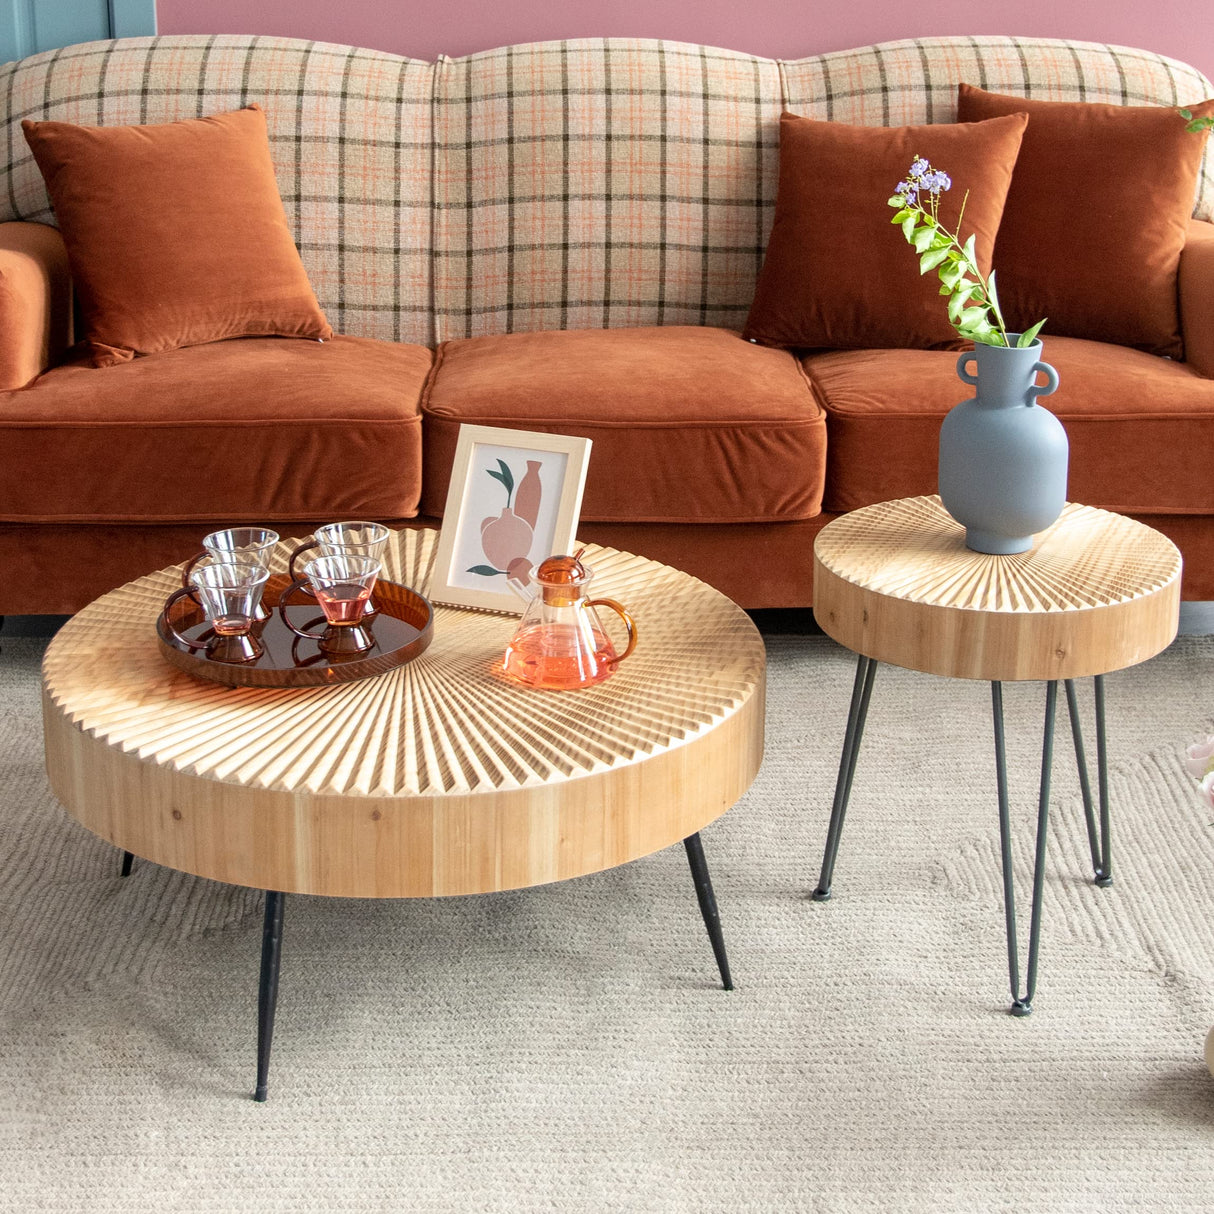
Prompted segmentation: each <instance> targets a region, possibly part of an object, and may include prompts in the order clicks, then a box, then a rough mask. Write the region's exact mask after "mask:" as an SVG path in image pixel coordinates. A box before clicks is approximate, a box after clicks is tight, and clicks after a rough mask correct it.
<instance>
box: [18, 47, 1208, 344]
mask: <svg viewBox="0 0 1214 1214" xmlns="http://www.w3.org/2000/svg"><path fill="white" fill-rule="evenodd" d="M962 80H966V81H969V82H970V83H972V84H976V85H978V86H980V87H981V88H985V89H989V90H992V91H994V92H1003V93H1023V94H1024V95H1026V96H1032V97H1038V98H1044V99H1047V100H1051V99H1053V100H1063V101H1068V100H1088V101H1110V102H1119V103H1124V104H1130V105H1143V104H1148V105H1176V106H1180V105H1185V104H1189V103H1192V102H1196V101H1200V100H1203V99H1204V98H1206V97H1209V96H1214V85H1211V83H1210V81H1209V80H1207V79H1206V78H1205V77H1204V76H1203V75H1201V73H1199V72H1198V71H1196V70H1195V69H1194V68H1191V67H1188V66H1187V65H1185V64H1183V63H1179V62H1177V61H1176V60H1172V59H1167V58H1165V57H1164V56H1161V55H1156V54H1152V53H1150V52H1147V51H1139V50H1130V49H1126V48H1121V47H1109V46H1104V45H1099V44H1096V43H1086V42H1063V41H1057V40H1051V39H1028V38H995V37H989V38H962V37H951V38H923V39H915V40H910V41H903V42H888V43H882V44H880V45H877V46H869V47H863V48H860V49H858V50H852V51H840V52H835V53H831V54H827V55H817V56H814V57H813V58H809V59H800V60H796V61H789V62H780V63H777V62H776V61H775V60H770V59H758V58H755V57H752V56H749V55H742V54H735V53H733V52H730V51H722V50H715V49H712V48H709V47H702V46H692V45H687V44H684V43H671V42H658V41H649V40H625V39H583V40H577V41H570V42H550V43H538V44H534V45H529V46H516V47H506V48H504V49H501V50H495V51H488V52H485V53H483V54H479V55H470V56H468V57H466V58H462V59H441V60H440V61H439V62H438V63H437V64H430V63H422V62H420V61H416V60H409V59H402V58H400V57H399V56H396V55H389V54H384V53H380V52H377V51H369V50H359V49H355V48H351V47H343V46H331V45H327V44H323V43H310V42H302V41H298V40H295V39H285V38H260V37H246V36H222V37H218V36H178V37H165V38H127V39H120V40H118V41H116V42H94V43H85V44H82V45H78V46H71V47H67V48H64V49H62V50H57V51H48V52H45V53H43V54H40V55H34V56H32V57H31V58H28V59H24V60H20V61H18V62H17V63H12V64H7V65H4V66H3V67H0V95H2V96H3V97H4V100H5V114H4V119H3V121H4V123H5V128H4V139H5V144H6V147H7V150H8V172H7V174H6V179H7V184H6V186H5V187H0V220H3V219H32V220H37V221H42V222H46V221H49V220H50V219H51V212H50V204H49V202H48V200H47V196H46V191H45V189H44V187H43V183H42V178H41V175H40V174H39V173H38V170H37V167H36V166H35V164H34V161H33V158H32V157H31V155H30V153H29V150H28V148H27V147H26V144H25V139H24V137H23V136H22V133H21V128H20V123H21V119H22V118H57V119H61V120H64V121H69V122H89V123H99V124H107V125H108V124H118V123H144V122H168V121H171V120H173V119H176V118H193V117H197V116H199V115H203V114H209V113H217V112H220V111H223V110H229V109H236V108H238V107H239V106H241V105H244V104H246V103H247V102H250V101H258V102H260V103H261V104H262V106H263V107H264V108H265V110H266V117H267V119H268V121H269V127H270V142H271V151H272V154H273V157H274V163H275V168H276V171H277V174H278V185H279V189H280V192H281V194H282V198H283V202H284V204H285V206H286V210H287V216H288V218H289V220H290V221H291V223H292V226H293V231H294V233H295V236H296V242H297V243H298V245H299V247H300V252H301V255H302V256H303V260H304V265H305V266H306V267H307V270H308V274H309V277H310V278H311V280H312V285H313V287H314V288H315V290H316V294H317V297H318V299H319V300H320V303H321V306H322V307H323V308H324V310H325V313H326V315H327V316H328V318H329V320H330V321H331V322H332V324H333V326H334V328H336V329H337V330H338V331H339V332H342V333H347V334H352V335H355V336H363V337H377V338H386V339H391V340H398V341H412V342H420V343H423V344H431V345H432V344H434V343H435V342H437V341H439V340H444V339H447V338H453V337H471V336H478V335H482V334H491V333H503V332H511V331H519V330H535V329H575V328H604V327H606V328H619V327H625V326H633V325H651V324H708V325H721V326H726V327H740V326H741V324H742V322H743V320H744V319H745V316H746V313H747V311H748V309H749V306H750V300H751V296H752V294H753V291H754V285H755V280H756V278H757V276H758V271H759V267H760V265H761V263H762V258H763V250H764V248H765V246H766V242H767V234H768V231H769V228H770V224H771V219H772V212H773V207H774V202H775V193H776V175H777V167H778V152H779V132H778V119H779V114H780V111H781V109H782V108H785V107H787V108H788V109H790V110H792V111H793V112H794V113H799V114H805V115H808V116H810V117H817V118H827V119H835V120H838V121H841V122H852V123H867V124H872V125H891V126H894V125H901V124H904V123H917V122H951V121H953V120H954V119H955V117H956V86H957V84H958V83H959V82H960V81H962ZM1196 214H1197V215H1198V216H1199V217H1201V218H1206V219H1209V218H1214V160H1212V157H1211V156H1210V154H1209V153H1207V156H1206V160H1205V162H1204V164H1203V170H1202V177H1201V181H1200V185H1199V191H1198V198H1197V207H1196Z"/></svg>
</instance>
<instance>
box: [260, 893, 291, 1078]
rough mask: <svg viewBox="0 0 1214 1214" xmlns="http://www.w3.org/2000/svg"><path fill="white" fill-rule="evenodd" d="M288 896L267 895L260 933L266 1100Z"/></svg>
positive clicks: (262, 1066) (262, 1068)
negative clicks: (283, 926)
mask: <svg viewBox="0 0 1214 1214" xmlns="http://www.w3.org/2000/svg"><path fill="white" fill-rule="evenodd" d="M286 900H287V896H286V894H281V893H277V892H275V891H274V890H267V891H266V917H265V925H264V926H263V928H262V932H261V982H260V984H259V986H258V990H257V1090H256V1091H255V1092H254V1093H253V1099H254V1100H265V1098H266V1096H267V1095H268V1091H269V1081H270V1046H271V1044H272V1043H273V1040H274V1010H275V1008H276V1007H277V1006H278V963H279V961H280V959H281V956H282V912H283V906H284V904H285V902H286Z"/></svg>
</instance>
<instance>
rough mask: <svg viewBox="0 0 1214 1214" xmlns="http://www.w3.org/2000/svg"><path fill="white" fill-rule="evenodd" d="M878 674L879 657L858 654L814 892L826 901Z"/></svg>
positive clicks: (818, 900) (817, 898)
mask: <svg viewBox="0 0 1214 1214" xmlns="http://www.w3.org/2000/svg"><path fill="white" fill-rule="evenodd" d="M876 674H877V662H876V659H875V658H866V657H865V656H864V655H863V654H859V655H857V657H856V678H855V681H854V682H853V683H852V689H851V707H850V708H849V709H848V713H847V732H846V733H845V734H844V735H843V753H842V754H841V755H840V756H839V775H838V778H837V779H836V780H835V799H834V803H833V805H832V806H831V811H830V829H829V830H828V831H827V832H826V850H825V851H824V852H823V854H822V872H821V874H820V875H819V877H818V885H817V888H816V889H815V890H814V892H813V895H812V897H813V899H814V901H815V902H825V901H826V900H827V898H829V897H830V886H831V882H832V881H833V880H834V875H835V857H836V856H837V855H838V854H839V837H840V836H841V835H842V833H843V819H844V818H845V817H846V816H847V802H848V800H849V799H850V797H851V784H852V779H853V777H854V776H855V774H856V759H857V757H858V756H859V754H860V739H861V738H862V737H863V736H864V721H865V718H866V717H867V716H868V702H869V700H870V699H871V698H872V694H873V679H874V678H875V677H876Z"/></svg>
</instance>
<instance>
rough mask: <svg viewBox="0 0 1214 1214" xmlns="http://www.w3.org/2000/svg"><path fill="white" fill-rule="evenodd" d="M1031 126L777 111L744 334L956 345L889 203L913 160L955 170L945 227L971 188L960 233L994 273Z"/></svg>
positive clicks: (842, 344) (943, 211)
mask: <svg viewBox="0 0 1214 1214" xmlns="http://www.w3.org/2000/svg"><path fill="white" fill-rule="evenodd" d="M1024 125H1025V120H1024V119H1023V118H1022V117H1019V116H1015V115H1013V116H1010V117H1006V118H996V119H993V120H992V121H990V122H985V123H981V124H979V125H972V124H971V125H967V124H945V123H940V124H929V125H926V126H903V127H867V126H848V125H847V124H845V123H841V122H818V121H815V120H814V119H812V118H798V117H796V116H795V115H793V114H787V113H786V114H783V115H781V117H780V178H779V184H778V186H777V191H776V214H775V220H774V222H773V225H772V229H771V237H770V239H769V241H768V244H767V253H766V256H765V258H764V261H763V269H762V271H761V272H760V274H759V282H758V286H757V287H756V289H755V297H754V302H753V304H752V305H751V309H750V315H749V316H748V317H747V320H746V326H745V328H744V330H743V336H744V337H746V338H748V339H749V340H751V341H756V342H759V343H760V344H762V345H765V346H801V347H832V348H841V349H856V348H867V347H881V346H911V347H921V348H922V347H931V346H943V345H946V344H950V343H955V342H956V341H957V334H956V332H955V331H954V329H953V327H952V326H951V325H950V324H949V323H948V312H947V309H946V306H945V304H946V301H945V300H943V299H942V298H941V297H940V295H939V286H940V284H939V281H938V279H937V278H936V275H934V274H928V275H926V276H925V277H921V276H920V274H919V259H918V257H917V256H916V255H915V251H914V249H912V248H911V247H910V245H908V244H907V242H906V240H905V238H904V237H903V235H902V231H901V229H900V228H899V227H897V226H895V225H893V224H891V223H890V219H891V217H892V212H891V211H890V209H889V207H888V206H887V205H886V200H887V199H888V198H889V197H890V196H891V195H892V194H893V192H894V186H896V185H897V184H898V182H899V181H901V180H903V179H904V178H905V177H906V174H907V171H908V170H909V169H910V166H911V162H912V160H913V159H914V158H915V157H916V156H924V157H926V158H927V159H928V160H929V161H931V163H932V166H933V168H935V169H938V170H942V171H944V172H946V173H948V174H949V175H950V176H951V178H952V181H953V186H952V189H951V190H950V191H948V192H947V193H945V194H943V195H942V196H941V202H940V219H941V222H942V223H943V224H944V225H945V226H946V227H948V228H949V229H950V230H955V228H956V222H957V217H958V214H959V212H960V210H961V205H962V201H963V199H965V195H966V191H967V190H968V191H969V198H968V201H966V202H965V217H964V224H963V228H962V237H963V238H964V237H966V236H968V235H970V234H971V233H973V234H974V235H975V236H976V237H977V251H978V259H979V263H980V265H981V268H982V271H983V273H986V272H987V271H988V270H989V269H990V259H991V253H992V250H993V249H994V247H995V234H996V233H997V232H998V230H999V219H1000V216H1001V215H1002V213H1003V200H1004V196H1005V195H1006V194H1007V190H1008V186H1009V184H1010V182H1011V180H1012V167H1013V166H1014V164H1015V163H1016V152H1017V150H1018V148H1019V147H1020V136H1021V134H1022V132H1023V130H1024Z"/></svg>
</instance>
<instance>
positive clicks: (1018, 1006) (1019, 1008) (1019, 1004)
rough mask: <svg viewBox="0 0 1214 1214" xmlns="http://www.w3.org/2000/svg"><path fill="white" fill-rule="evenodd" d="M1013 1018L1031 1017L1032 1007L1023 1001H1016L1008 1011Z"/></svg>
mask: <svg viewBox="0 0 1214 1214" xmlns="http://www.w3.org/2000/svg"><path fill="white" fill-rule="evenodd" d="M1008 1011H1010V1012H1011V1014H1012V1015H1013V1016H1031V1015H1032V1014H1033V1005H1032V1004H1031V1003H1029V1002H1028V1001H1027V1000H1024V999H1017V1000H1015V1001H1014V1002H1013V1003H1012V1006H1011V1007H1010V1008H1009V1009H1008Z"/></svg>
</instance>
